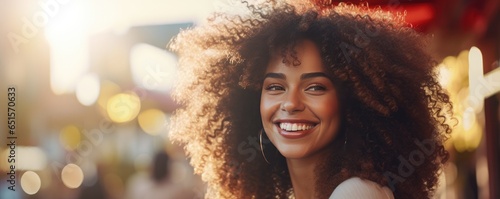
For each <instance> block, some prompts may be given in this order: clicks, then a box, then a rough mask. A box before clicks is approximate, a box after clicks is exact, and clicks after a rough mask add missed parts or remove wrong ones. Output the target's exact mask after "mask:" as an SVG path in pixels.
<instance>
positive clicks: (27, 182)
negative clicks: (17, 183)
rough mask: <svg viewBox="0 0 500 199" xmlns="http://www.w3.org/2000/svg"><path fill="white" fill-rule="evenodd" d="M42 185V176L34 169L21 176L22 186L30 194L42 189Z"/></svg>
mask: <svg viewBox="0 0 500 199" xmlns="http://www.w3.org/2000/svg"><path fill="white" fill-rule="evenodd" d="M41 186H42V181H41V180H40V176H38V174H36V173H35V172H33V171H27V172H25V173H24V174H23V175H22V176H21V188H22V189H23V190H24V192H26V193H27V194H28V195H33V194H36V193H37V192H38V190H40V187H41Z"/></svg>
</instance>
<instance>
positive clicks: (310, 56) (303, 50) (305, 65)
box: [266, 40, 324, 73]
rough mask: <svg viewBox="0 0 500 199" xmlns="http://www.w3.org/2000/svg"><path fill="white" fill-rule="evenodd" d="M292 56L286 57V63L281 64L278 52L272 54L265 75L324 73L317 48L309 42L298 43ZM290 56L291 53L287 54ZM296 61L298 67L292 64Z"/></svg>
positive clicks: (280, 55) (281, 57)
mask: <svg viewBox="0 0 500 199" xmlns="http://www.w3.org/2000/svg"><path fill="white" fill-rule="evenodd" d="M294 53H296V55H295V56H293V55H287V59H289V60H290V61H288V62H287V63H283V55H282V53H280V52H274V53H273V54H272V55H271V59H270V61H269V63H268V65H267V68H266V73H269V72H287V71H288V72H289V71H297V72H300V71H302V72H319V71H321V72H324V67H323V61H322V60H321V55H320V52H319V49H318V47H317V46H316V44H315V43H313V42H312V41H310V40H303V41H300V42H298V43H297V44H296V45H295V47H294ZM288 54H291V53H288ZM295 59H297V61H299V63H300V64H299V65H296V66H294V65H293V64H292V63H293V62H294V60H295Z"/></svg>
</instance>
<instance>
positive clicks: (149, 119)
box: [137, 109, 167, 135]
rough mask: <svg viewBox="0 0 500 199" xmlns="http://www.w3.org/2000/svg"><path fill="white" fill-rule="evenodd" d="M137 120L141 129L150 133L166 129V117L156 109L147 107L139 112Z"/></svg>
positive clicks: (155, 133) (153, 133) (154, 133)
mask: <svg viewBox="0 0 500 199" xmlns="http://www.w3.org/2000/svg"><path fill="white" fill-rule="evenodd" d="M137 120H138V122H139V126H141V128H142V130H143V131H144V132H146V133H148V134H150V135H158V134H159V133H160V132H161V131H162V130H165V129H166V128H165V127H166V124H167V117H166V115H165V113H163V112H162V111H160V110H158V109H148V110H145V111H143V112H141V113H140V114H139V116H138V117H137Z"/></svg>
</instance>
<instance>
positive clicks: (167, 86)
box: [0, 0, 500, 199]
mask: <svg viewBox="0 0 500 199" xmlns="http://www.w3.org/2000/svg"><path fill="white" fill-rule="evenodd" d="M230 1H231V0H226V1H224V2H223V1H219V0H183V1H173V0H141V1H139V0H121V1H118V0H101V1H97V0H86V1H84V0H40V1H33V0H27V1H14V0H4V1H2V2H1V3H0V36H1V39H0V110H1V113H0V170H1V172H0V179H1V180H0V199H21V198H23V199H24V198H26V199H31V198H37V199H73V198H74V199H91V198H92V199H121V198H127V199H135V198H152V199H155V198H203V195H204V192H205V189H206V187H205V185H204V184H203V183H202V182H201V180H200V178H199V177H198V176H195V175H193V169H192V168H191V167H190V165H189V160H187V159H186V157H185V155H184V151H183V149H182V147H179V146H177V145H176V144H173V143H171V142H170V141H169V139H168V127H169V122H170V120H169V117H170V114H172V111H174V110H175V109H176V108H177V107H178V105H177V104H176V103H174V102H173V100H172V99H171V98H170V96H169V95H170V90H171V87H172V85H173V83H174V82H175V81H176V78H177V76H176V68H177V64H176V61H177V57H176V55H175V54H173V53H171V52H169V51H167V50H166V45H167V44H168V43H169V41H170V39H171V38H172V37H173V36H175V35H176V34H177V33H178V32H179V31H180V30H182V29H187V28H190V27H193V26H196V25H198V24H201V23H203V19H204V18H205V17H206V16H207V15H208V14H209V13H210V12H212V11H214V10H217V9H219V8H222V7H227V6H230V4H231V3H229V2H230ZM334 2H338V1H334ZM343 2H345V1H343ZM349 2H352V3H362V2H368V3H369V5H370V6H373V7H378V6H380V7H382V8H383V9H386V10H390V11H394V12H405V13H406V20H407V21H408V22H409V23H411V24H412V27H413V28H415V29H416V30H417V31H420V32H422V33H425V34H429V35H431V36H432V42H431V46H430V49H429V50H430V52H432V54H433V56H434V57H435V59H436V60H437V62H438V63H437V64H439V71H437V72H438V73H439V78H440V81H441V83H442V85H443V86H444V87H445V88H446V89H447V90H448V91H449V92H450V94H451V99H452V100H453V102H454V112H455V116H456V117H457V119H458V121H459V123H458V125H456V126H455V127H454V132H453V134H452V136H451V138H450V139H449V140H448V141H447V143H446V146H447V148H448V150H450V152H451V158H450V161H449V163H448V164H447V166H446V168H445V169H444V171H443V175H442V178H441V185H442V186H441V187H440V189H439V191H438V195H439V196H438V197H437V198H451V199H455V198H456V199H461V198H500V195H499V194H500V193H499V191H498V188H499V187H500V183H499V181H500V173H499V168H500V162H499V159H500V136H499V134H500V125H499V124H500V119H499V115H500V108H499V99H500V98H499V97H500V69H498V66H499V59H500V14H499V8H500V1H498V0H367V1H357V0H351V1H349ZM472 46H476V47H477V48H472V49H471V47H472ZM483 74H484V75H483ZM11 87H14V88H15V101H14V99H12V98H10V99H9V97H12V94H10V95H9V94H8V93H9V91H8V88H11ZM14 102H15V106H13V105H14V104H13V103H14ZM9 107H11V108H15V119H14V117H13V116H12V115H8V113H11V112H13V111H12V110H11V111H9V110H8V108H9ZM13 120H15V132H14V133H13V135H11V134H10V133H11V131H10V128H9V125H8V122H9V121H13ZM11 128H12V126H11ZM13 141H15V144H16V145H15V149H11V148H12V147H13V145H8V144H9V143H12V142H13ZM13 151H14V152H13ZM13 155H15V157H13ZM9 156H10V157H9ZM11 159H15V164H12V162H9V160H11ZM11 165H14V166H15V169H14V170H13V169H11ZM13 171H15V174H12V172H13ZM13 176H14V177H15V179H14V180H15V183H13V181H10V180H11V179H13ZM13 185H15V186H13ZM9 187H10V188H9ZM11 189H15V191H12V190H11Z"/></svg>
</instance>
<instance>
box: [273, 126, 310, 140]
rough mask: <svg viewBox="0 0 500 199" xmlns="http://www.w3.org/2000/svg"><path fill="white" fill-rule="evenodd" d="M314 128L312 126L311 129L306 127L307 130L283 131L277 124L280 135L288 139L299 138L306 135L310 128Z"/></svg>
mask: <svg viewBox="0 0 500 199" xmlns="http://www.w3.org/2000/svg"><path fill="white" fill-rule="evenodd" d="M314 128H316V126H315V127H313V128H311V129H308V130H303V131H292V132H290V131H285V130H283V129H281V128H280V127H279V126H278V132H279V133H280V135H281V136H283V137H285V138H288V139H299V138H303V137H305V136H307V135H309V134H310V133H311V132H312V130H313V129H314Z"/></svg>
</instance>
